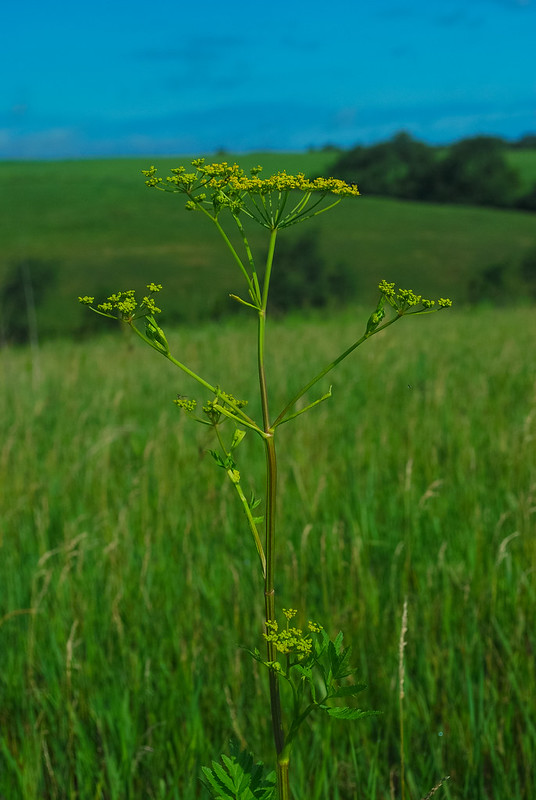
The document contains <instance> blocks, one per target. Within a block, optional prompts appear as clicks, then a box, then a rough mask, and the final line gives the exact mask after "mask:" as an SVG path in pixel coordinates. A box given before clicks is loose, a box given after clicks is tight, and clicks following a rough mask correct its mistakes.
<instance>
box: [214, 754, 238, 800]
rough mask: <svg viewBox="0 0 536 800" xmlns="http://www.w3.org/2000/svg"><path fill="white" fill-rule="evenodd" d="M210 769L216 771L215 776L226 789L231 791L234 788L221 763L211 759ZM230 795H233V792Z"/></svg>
mask: <svg viewBox="0 0 536 800" xmlns="http://www.w3.org/2000/svg"><path fill="white" fill-rule="evenodd" d="M212 769H213V771H214V772H215V773H216V776H217V778H218V779H219V780H220V781H221V783H222V785H223V786H225V788H226V789H230V790H231V791H233V789H234V788H235V783H234V781H233V780H232V779H231V778H230V777H229V776H228V775H227V773H226V772H225V770H224V768H223V767H222V766H221V764H218V763H217V761H213V762H212ZM231 797H234V794H232V795H231Z"/></svg>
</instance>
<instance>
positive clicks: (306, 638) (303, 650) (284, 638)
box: [264, 608, 322, 661]
mask: <svg viewBox="0 0 536 800" xmlns="http://www.w3.org/2000/svg"><path fill="white" fill-rule="evenodd" d="M297 613H298V612H297V611H296V609H294V608H284V609H283V614H284V616H285V617H286V619H287V625H286V627H285V628H284V629H283V630H281V631H280V630H279V625H278V623H277V622H276V620H270V621H269V622H267V623H266V628H267V630H268V632H267V633H265V634H264V638H265V639H266V641H267V642H272V643H273V644H274V645H275V647H276V650H277V651H278V652H279V653H282V654H283V655H290V654H294V655H296V657H297V660H298V661H301V660H302V659H304V658H305V657H306V656H308V655H309V654H310V653H311V651H312V648H313V642H312V640H311V636H310V635H309V634H305V635H304V634H303V631H302V630H301V628H294V627H290V626H289V622H290V620H291V619H292V618H293V617H295V616H296V614H297ZM307 627H308V629H309V631H310V632H313V633H320V631H321V630H322V626H321V625H319V624H318V623H317V622H311V621H309V623H308V626H307Z"/></svg>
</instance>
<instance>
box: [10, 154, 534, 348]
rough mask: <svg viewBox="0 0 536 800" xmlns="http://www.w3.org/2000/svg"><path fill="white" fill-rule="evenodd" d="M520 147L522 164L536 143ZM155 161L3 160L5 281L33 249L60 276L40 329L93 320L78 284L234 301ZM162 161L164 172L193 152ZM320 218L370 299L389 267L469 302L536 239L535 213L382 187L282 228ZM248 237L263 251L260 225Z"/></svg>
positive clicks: (304, 167)
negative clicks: (411, 197)
mask: <svg viewBox="0 0 536 800" xmlns="http://www.w3.org/2000/svg"><path fill="white" fill-rule="evenodd" d="M515 156H516V159H517V162H518V163H519V164H521V161H522V159H523V157H525V158H527V157H528V156H532V153H531V152H530V151H529V152H528V153H526V152H522V153H521V152H520V153H516V154H515ZM225 158H226V159H227V160H229V161H231V160H234V159H235V157H234V156H225ZM333 159H334V155H333V153H329V152H314V153H307V154H274V153H270V154H253V155H247V156H244V157H237V160H238V161H239V163H241V165H243V166H244V167H246V168H249V167H250V166H253V165H255V164H257V163H262V164H263V165H264V167H265V169H264V173H265V174H270V172H272V171H275V170H278V169H286V170H287V171H289V172H296V171H303V172H305V173H306V174H307V175H314V174H315V173H318V172H320V171H322V170H324V169H326V168H327V167H329V164H330V162H331V161H332V160H333ZM529 160H530V159H529ZM150 161H151V159H110V160H86V161H65V162H4V163H0V196H1V197H2V207H3V212H2V215H1V216H0V236H1V239H2V252H1V254H0V283H1V282H3V281H4V280H5V278H6V276H7V275H8V273H9V270H10V269H11V268H12V266H13V265H14V264H17V263H20V262H23V261H25V260H28V259H35V260H38V261H46V262H49V263H50V264H51V265H52V268H53V270H55V271H56V273H57V281H56V282H55V285H54V286H53V287H52V286H51V287H50V291H49V292H48V294H47V295H46V296H45V297H44V299H43V303H42V307H41V308H39V309H38V324H39V329H40V331H41V333H42V334H43V335H45V334H51V333H69V332H72V331H74V330H77V329H80V328H81V327H82V326H84V325H85V324H86V318H87V315H84V311H83V309H81V308H79V307H78V305H77V303H76V297H77V296H78V295H80V294H92V295H93V294H95V295H97V296H99V295H101V294H108V293H110V292H111V291H115V290H117V289H119V288H128V287H130V286H141V285H143V284H145V283H146V282H147V281H150V280H154V281H158V282H160V283H163V284H164V287H165V289H166V300H165V302H164V301H163V302H164V304H165V307H166V308H167V309H169V311H170V313H172V315H173V317H174V318H175V319H183V320H184V321H187V322H188V321H189V322H191V321H197V320H200V319H203V318H207V317H211V316H214V315H215V314H217V313H220V312H221V310H222V309H225V308H227V307H229V308H233V306H232V303H231V301H227V299H226V295H227V294H228V292H229V291H239V290H240V289H241V286H240V283H239V276H238V275H237V274H236V273H235V272H234V271H233V267H232V264H231V263H230V261H229V257H228V255H227V252H226V251H225V249H224V248H223V247H222V246H221V243H220V241H219V239H218V234H217V232H216V231H215V230H212V229H211V227H210V225H208V224H207V222H206V221H205V220H204V219H203V218H202V217H201V216H200V215H198V214H188V213H187V212H185V211H184V209H183V206H184V202H183V199H182V198H180V197H179V196H170V195H167V194H163V193H160V192H155V191H150V190H148V189H147V187H146V186H145V185H144V180H143V176H142V175H141V174H140V170H141V169H143V168H145V167H147V166H149V165H150ZM155 163H156V164H157V166H158V167H159V169H160V171H161V174H163V175H164V174H167V170H168V169H169V167H171V166H176V165H178V164H180V163H186V164H187V163H188V159H187V158H186V159H181V158H173V159H171V158H158V159H155ZM527 164H528V162H527ZM531 165H533V162H532V161H530V164H528V166H527V169H532V166H531ZM313 227H317V228H318V230H319V232H320V239H319V242H320V244H319V246H320V248H321V250H322V254H323V255H324V256H325V257H326V258H330V259H334V260H336V261H338V262H342V264H343V265H344V267H345V269H347V270H350V271H352V273H354V275H355V284H356V289H357V296H356V298H355V299H356V300H358V301H361V300H363V302H367V303H368V302H369V301H370V300H371V298H372V297H373V296H374V295H375V286H376V284H377V282H378V280H379V279H381V278H382V277H386V278H388V279H389V280H394V281H396V282H398V283H401V284H408V285H410V286H413V285H414V287H415V288H417V289H418V290H419V291H423V292H425V293H427V294H431V295H433V294H442V295H445V294H448V295H450V296H452V297H453V299H454V300H456V301H458V302H460V301H461V302H463V301H465V300H466V299H467V295H468V287H469V285H470V283H471V281H472V280H473V279H474V277H475V276H476V275H478V274H479V273H480V272H481V271H482V270H483V269H485V268H487V267H489V266H491V265H494V264H497V263H505V264H508V265H515V264H516V263H517V262H518V261H519V259H520V258H522V257H523V255H524V254H525V253H526V252H527V251H528V250H530V249H531V248H534V247H535V246H536V225H535V221H534V215H533V214H530V213H523V212H519V211H502V210H491V209H481V208H475V207H471V208H469V207H463V206H456V207H453V206H439V205H427V204H422V203H409V202H400V201H393V200H387V199H380V198H367V197H361V198H358V199H356V200H355V201H346V202H345V203H342V204H341V205H340V206H339V207H338V208H337V209H336V210H335V211H333V212H330V213H329V214H326V215H325V216H322V217H320V218H319V219H318V220H317V221H316V222H315V223H311V222H309V223H306V224H305V225H303V226H299V227H298V228H296V229H293V230H291V231H289V232H288V233H287V232H286V231H284V232H283V233H282V234H281V237H284V236H289V237H293V236H301V235H303V234H304V233H305V232H306V231H307V230H312V228H313ZM251 238H252V242H253V244H254V246H256V247H257V248H259V249H260V250H261V251H262V249H263V248H264V246H265V244H264V241H265V240H264V239H263V237H262V231H258V232H255V233H253V234H252V237H251ZM227 303H229V305H227Z"/></svg>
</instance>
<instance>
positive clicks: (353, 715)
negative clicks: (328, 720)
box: [320, 706, 381, 719]
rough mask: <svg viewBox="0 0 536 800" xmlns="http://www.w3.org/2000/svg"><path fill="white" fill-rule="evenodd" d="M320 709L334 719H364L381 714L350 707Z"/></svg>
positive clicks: (325, 707) (323, 707)
mask: <svg viewBox="0 0 536 800" xmlns="http://www.w3.org/2000/svg"><path fill="white" fill-rule="evenodd" d="M320 708H322V709H324V711H327V713H328V714H329V715H330V717H334V719H363V718H364V717H377V716H378V715H379V714H381V711H361V709H360V708H349V707H348V706H343V707H342V708H341V707H338V706H336V707H333V708H332V707H330V706H320Z"/></svg>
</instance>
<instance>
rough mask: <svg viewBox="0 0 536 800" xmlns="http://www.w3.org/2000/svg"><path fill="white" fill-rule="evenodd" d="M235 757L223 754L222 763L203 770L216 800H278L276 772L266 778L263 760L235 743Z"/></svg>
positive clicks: (204, 780)
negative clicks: (276, 799) (254, 757)
mask: <svg viewBox="0 0 536 800" xmlns="http://www.w3.org/2000/svg"><path fill="white" fill-rule="evenodd" d="M230 749H231V755H230V756H227V755H222V757H221V760H222V762H223V765H222V764H218V763H217V762H216V761H213V762H212V769H210V768H209V767H202V768H201V770H202V773H203V774H202V777H201V781H202V783H203V784H204V786H205V787H206V788H207V789H208V790H209V792H210V795H211V797H212V798H214V800H274V798H275V773H274V772H270V773H268V774H267V775H265V772H264V765H263V763H262V761H259V762H258V763H256V764H255V763H254V761H253V756H252V755H251V753H248V752H247V751H246V750H242V751H241V750H239V748H238V746H237V745H235V744H233V743H231V748H230Z"/></svg>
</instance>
